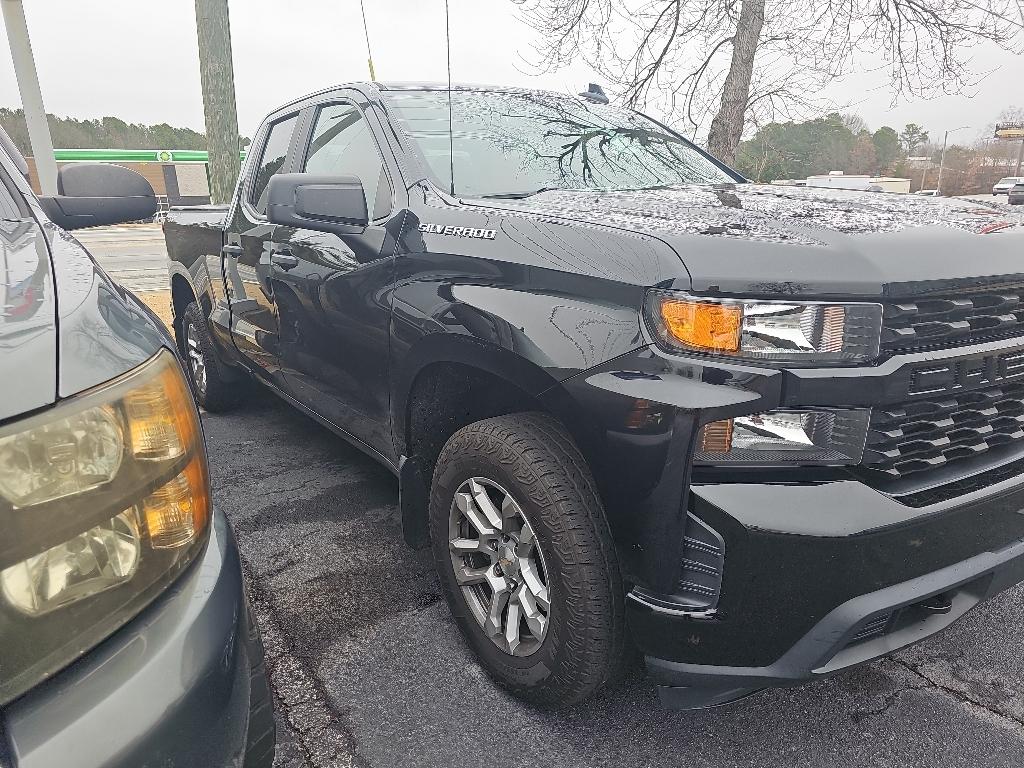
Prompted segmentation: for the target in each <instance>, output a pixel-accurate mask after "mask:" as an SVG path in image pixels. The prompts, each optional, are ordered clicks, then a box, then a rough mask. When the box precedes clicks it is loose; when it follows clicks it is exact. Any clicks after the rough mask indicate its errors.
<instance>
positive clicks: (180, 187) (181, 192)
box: [26, 149, 245, 206]
mask: <svg viewBox="0 0 1024 768" xmlns="http://www.w3.org/2000/svg"><path fill="white" fill-rule="evenodd" d="M54 156H55V157H56V159H57V165H58V167H61V166H64V165H68V164H70V163H113V164H115V165H121V166H124V167H125V168H130V169H131V170H133V171H136V172H137V173H140V174H142V175H143V176H144V177H145V178H146V180H147V181H148V182H149V183H150V184H151V185H152V186H153V191H154V192H156V194H157V195H158V196H159V197H160V198H161V202H162V203H164V204H165V205H168V206H170V205H205V204H207V203H209V202H210V182H209V171H208V165H207V163H208V158H207V153H206V152H204V151H201V150H191V149H186V150H182V149H56V150H54ZM242 156H243V158H244V156H245V153H244V152H243V153H242ZM26 159H27V160H28V165H29V181H30V182H31V184H32V189H33V190H35V192H36V193H37V194H38V193H39V177H38V174H37V173H36V164H35V161H34V160H33V158H31V157H29V158H26Z"/></svg>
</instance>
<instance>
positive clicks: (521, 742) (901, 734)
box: [82, 227, 1024, 768]
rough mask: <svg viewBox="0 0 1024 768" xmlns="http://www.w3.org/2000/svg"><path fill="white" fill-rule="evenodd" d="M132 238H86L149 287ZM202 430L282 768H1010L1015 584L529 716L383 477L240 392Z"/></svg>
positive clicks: (1018, 733) (147, 238) (1017, 634)
mask: <svg viewBox="0 0 1024 768" xmlns="http://www.w3.org/2000/svg"><path fill="white" fill-rule="evenodd" d="M135 229H136V228H131V227H128V228H124V230H125V231H123V232H122V233H120V234H118V233H109V232H108V233H107V234H101V233H98V232H96V233H90V234H91V236H90V238H89V239H87V238H86V237H82V240H83V242H87V243H88V244H89V246H90V247H91V248H94V249H95V250H94V252H95V253H96V255H97V257H98V259H99V261H100V262H101V263H102V264H104V265H105V266H106V267H107V268H108V269H109V270H110V271H111V273H112V274H113V275H114V276H115V278H117V279H121V280H123V281H124V282H125V284H126V285H128V286H129V287H132V288H135V289H136V290H155V289H156V281H155V274H156V272H155V270H156V269H157V267H156V265H155V262H154V261H153V260H152V257H153V256H154V255H155V253H154V252H153V251H155V250H156V249H160V259H161V260H162V243H159V242H158V240H157V238H154V237H153V235H154V234H156V235H157V237H158V233H159V230H155V232H154V231H149V232H148V233H145V234H141V235H140V233H139V232H137V231H134V230H135ZM150 229H152V228H150ZM122 238H123V240H122ZM129 243H131V244H129ZM151 264H152V265H153V266H150V265H151ZM159 269H160V270H164V267H163V264H162V263H161V264H160V265H159ZM162 274H163V275H164V277H163V279H164V280H166V272H165V271H164V272H163V273H162ZM151 278H152V280H151V281H150V282H142V281H144V280H150V279H151ZM142 286H146V287H142ZM164 286H166V283H164ZM203 423H204V427H205V430H206V436H207V444H208V448H209V456H210V463H211V468H212V477H213V488H214V501H215V504H216V505H217V506H218V507H219V508H220V509H222V510H223V511H224V512H225V513H226V514H227V515H228V517H229V518H230V520H231V522H232V524H233V525H234V528H235V532H236V534H237V537H238V542H239V547H240V549H241V552H242V556H243V560H244V567H245V569H246V572H247V577H248V580H249V584H250V592H251V596H252V599H253V602H254V605H255V608H256V613H257V615H258V618H259V622H260V626H261V628H262V630H263V635H264V640H265V643H266V645H267V651H268V663H269V669H270V672H271V676H272V684H273V688H274V692H275V698H276V704H277V717H278V740H279V748H278V757H277V761H276V765H277V766H280V767H281V768H284V767H286V766H287V768H300V767H301V768H320V767H321V766H364V767H369V766H373V767H374V768H377V767H381V768H383V767H386V768H391V767H392V766H395V767H403V766H449V765H451V766H461V767H464V768H475V767H476V766H481V767H484V766H486V768H496V767H500V768H518V767H519V766H558V767H559V768H561V767H565V768H569V767H576V766H580V767H581V768H583V767H584V766H585V767H587V768H591V767H596V766H615V767H616V768H632V767H633V766H636V767H638V768H639V767H640V766H644V767H648V768H654V767H656V766H687V768H697V767H698V766H715V767H716V768H724V767H726V766H764V767H771V766H779V767H780V768H782V767H783V766H785V768H790V767H791V766H801V767H802V768H816V767H817V766H822V767H825V766H829V767H831V766H843V767H845V766H850V767H854V766H886V767H889V766H892V767H894V768H895V767H896V766H908V767H909V766H914V767H915V768H920V767H921V766H942V767H943V768H955V767H956V766H965V767H966V766H970V767H972V768H973V767H974V766H1020V765H1024V632H1022V627H1024V604H1022V598H1024V589H1022V588H1016V589H1013V590H1011V591H1009V592H1007V593H1004V594H1003V595H1001V596H999V597H998V598H996V599H995V600H993V601H991V602H990V603H988V604H986V605H983V606H980V607H979V608H977V609H976V610H975V611H973V612H972V613H970V614H968V615H967V616H966V617H965V618H964V619H963V620H961V621H960V622H959V623H958V624H956V625H954V626H953V627H951V628H950V629H949V630H948V631H946V632H945V633H944V634H942V635H940V636H938V637H935V638H933V639H931V640H929V641H926V642H925V643H923V644H922V645H920V646H917V647H915V648H913V649H910V650H908V651H904V652H901V653H898V654H896V655H895V656H893V657H891V658H889V659H885V660H883V661H880V662H877V663H873V664H869V665H866V666H863V667H860V668H857V669H855V670H853V671H850V672H847V673H844V674H841V675H838V676H836V677H833V678H830V679H828V680H824V681H820V682H817V683H814V684H811V685H807V686H803V687H799V688H792V689H786V690H770V691H764V692H762V693H759V694H756V695H754V696H752V697H750V698H748V699H746V700H744V701H742V702H739V703H737V704H734V705H730V706H727V707H721V708H718V709H714V710H708V711H702V712H672V711H667V710H663V709H661V708H659V706H658V704H657V700H656V696H655V694H654V691H653V688H652V687H651V686H650V685H649V684H648V683H647V682H646V681H645V680H644V679H643V673H642V670H641V669H640V668H639V667H635V668H634V669H633V671H632V673H631V674H630V675H629V677H628V679H627V680H626V682H625V683H624V685H623V686H622V687H621V688H619V689H618V690H616V691H613V692H610V693H608V694H606V695H604V696H603V697H601V698H600V699H598V700H596V701H593V702H590V703H588V704H585V705H581V706H577V707H574V708H571V709H568V710H565V711H547V710H540V709H537V708H534V707H530V706H527V705H525V704H523V703H521V702H519V701H518V700H516V699H514V698H512V697H510V696H509V695H507V694H506V693H504V692H503V691H502V690H501V689H500V688H498V687H497V686H495V685H494V684H493V683H492V682H491V681H490V680H489V678H488V677H487V675H486V674H485V673H484V672H483V670H482V669H481V668H480V666H479V665H478V664H477V663H476V661H475V660H474V659H473V657H472V655H471V654H470V653H469V652H468V650H467V648H466V646H465V644H464V643H463V642H462V640H461V638H460V637H459V634H458V632H457V629H456V627H455V625H454V624H453V623H452V620H451V618H450V616H449V613H448V609H447V607H446V606H445V604H444V602H443V600H442V599H441V596H440V590H439V588H438V584H437V580H436V578H435V576H434V574H433V568H432V564H431V562H430V558H429V556H428V554H427V553H426V552H414V551H411V550H409V549H408V548H407V547H406V546H405V544H404V543H403V541H402V537H401V530H400V521H399V516H398V510H397V501H398V490H397V484H396V482H395V480H394V478H393V477H392V475H391V474H390V473H389V472H388V471H387V470H385V469H384V468H382V467H380V466H379V465H377V464H376V463H374V462H373V461H372V460H370V459H368V458H366V457H365V456H363V455H362V454H361V453H359V452H358V451H356V450H355V449H353V448H351V447H350V446H349V445H348V444H347V443H345V442H344V441H343V440H341V439H340V438H338V437H336V436H335V435H333V434H332V433H330V432H329V431H327V430H325V429H323V428H322V427H320V426H319V425H317V424H315V423H314V422H312V421H311V420H309V419H308V418H307V417H305V416H303V415H301V414H300V413H298V412H297V411H295V410H294V409H292V408H290V407H289V406H287V405H286V404H284V403H283V402H281V401H279V400H278V399H277V398H275V397H274V396H273V395H270V394H268V393H266V392H265V391H262V390H261V389H259V388H258V387H256V386H250V387H247V388H245V389H244V390H243V397H242V403H241V405H240V407H239V408H238V409H236V410H235V411H233V412H231V413H228V414H223V415H214V414H204V415H203ZM827 513H828V511H827V510H823V511H822V514H827ZM836 578H842V574H836ZM766 631H770V630H769V629H768V628H766Z"/></svg>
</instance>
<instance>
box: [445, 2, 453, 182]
mask: <svg viewBox="0 0 1024 768" xmlns="http://www.w3.org/2000/svg"><path fill="white" fill-rule="evenodd" d="M444 41H445V52H446V53H447V55H448V169H449V173H450V175H451V180H452V186H451V194H452V197H455V139H454V138H453V137H452V33H451V29H450V27H449V24H448V0H444Z"/></svg>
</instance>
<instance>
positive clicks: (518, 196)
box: [480, 187, 572, 200]
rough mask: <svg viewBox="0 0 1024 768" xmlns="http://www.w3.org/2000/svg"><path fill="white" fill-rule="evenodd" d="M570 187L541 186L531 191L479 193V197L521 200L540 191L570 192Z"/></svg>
mask: <svg viewBox="0 0 1024 768" xmlns="http://www.w3.org/2000/svg"><path fill="white" fill-rule="evenodd" d="M571 191H572V190H571V189H568V188H566V187H541V188H540V189H535V190H533V192H499V193H497V194H494V195H480V197H481V199H484V200H522V199H523V198H524V197H533V196H534V195H539V194H540V193H541V192H571Z"/></svg>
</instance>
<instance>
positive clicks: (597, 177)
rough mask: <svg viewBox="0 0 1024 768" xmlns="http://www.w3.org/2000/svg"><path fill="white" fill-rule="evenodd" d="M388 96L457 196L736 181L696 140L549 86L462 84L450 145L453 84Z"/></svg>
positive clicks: (431, 166) (436, 172)
mask: <svg viewBox="0 0 1024 768" xmlns="http://www.w3.org/2000/svg"><path fill="white" fill-rule="evenodd" d="M384 96H385V99H386V101H387V105H388V107H389V108H390V109H391V111H392V112H393V114H394V115H395V116H396V117H397V119H398V121H399V122H400V123H401V124H402V127H403V128H404V129H405V131H406V133H407V134H408V135H409V137H410V138H411V139H412V140H413V141H414V142H415V144H416V145H417V147H418V148H419V150H420V152H421V153H422V155H423V157H424V159H425V160H426V163H427V166H428V168H429V171H430V173H431V174H432V175H433V178H434V181H435V182H436V183H437V184H438V185H439V186H440V187H441V188H442V189H444V190H446V191H448V190H450V191H452V192H453V193H454V194H455V195H460V196H465V197H524V196H527V195H530V194H533V193H536V192H538V191H542V190H545V189H637V188H643V187H657V186H665V185H670V184H714V183H723V182H735V181H737V179H736V178H734V177H732V176H731V175H730V174H728V173H727V172H726V171H724V170H722V169H721V168H719V167H718V166H717V165H716V164H715V163H714V162H712V161H711V160H710V159H709V158H708V157H707V156H705V155H704V154H703V153H701V152H700V151H699V150H697V149H696V148H695V147H694V146H693V145H692V144H690V143H689V142H687V141H685V140H684V139H682V138H680V137H678V136H676V135H674V134H672V133H669V132H668V131H667V130H666V129H665V128H664V127H662V126H660V125H658V124H657V123H655V122H654V121H652V120H649V119H648V118H646V117H644V116H643V115H640V114H638V113H636V112H632V111H629V110H625V109H621V108H618V107H613V106H609V105H604V104H594V103H591V102H589V101H585V100H583V99H575V98H572V97H568V96H558V95H555V94H546V93H534V92H504V91H466V90H461V91H460V90H454V91H452V94H451V98H452V102H451V104H452V115H451V121H452V146H453V147H454V152H452V150H451V149H450V147H449V137H448V92H447V91H387V92H385V94H384ZM453 170H454V176H455V181H454V184H453V183H452V172H453Z"/></svg>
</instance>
